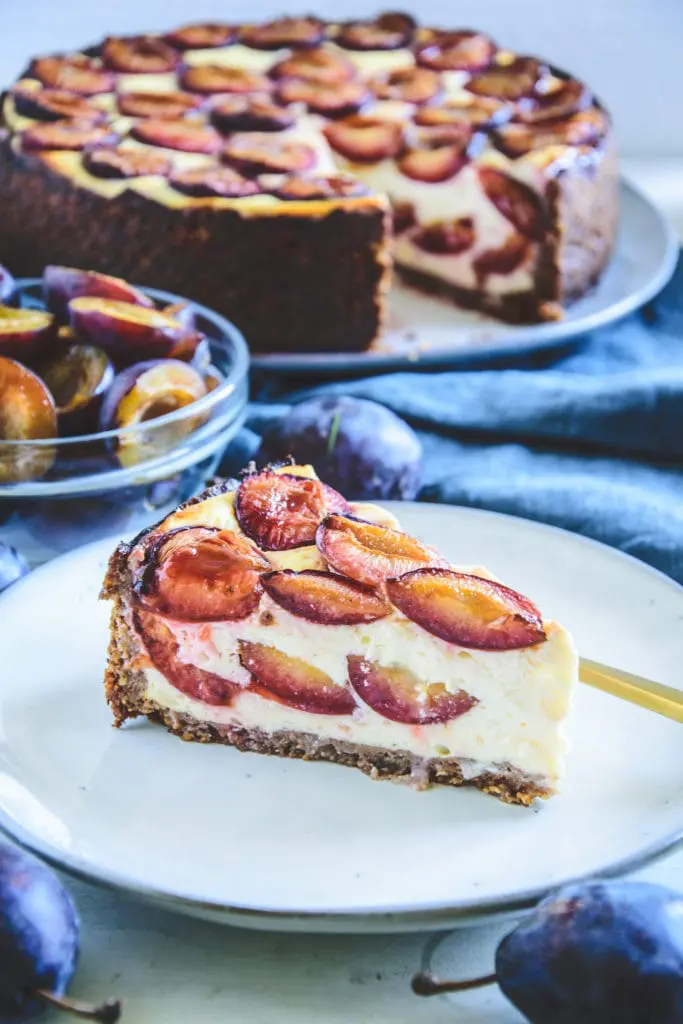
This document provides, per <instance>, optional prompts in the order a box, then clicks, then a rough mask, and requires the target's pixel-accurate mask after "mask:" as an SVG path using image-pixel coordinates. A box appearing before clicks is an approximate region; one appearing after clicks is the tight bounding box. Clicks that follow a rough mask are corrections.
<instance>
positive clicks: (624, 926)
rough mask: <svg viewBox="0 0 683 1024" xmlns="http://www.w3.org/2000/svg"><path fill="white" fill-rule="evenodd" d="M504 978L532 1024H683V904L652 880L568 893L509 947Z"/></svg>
mask: <svg viewBox="0 0 683 1024" xmlns="http://www.w3.org/2000/svg"><path fill="white" fill-rule="evenodd" d="M496 975H497V977H498V984H499V985H500V987H501V989H502V991H503V992H504V993H505V995H506V996H507V997H508V999H509V1000H510V1002H512V1003H514V1005H515V1006H516V1007H517V1009H518V1010H520V1011H521V1012H522V1013H523V1014H524V1015H525V1016H526V1017H527V1018H528V1019H529V1020H530V1021H531V1022H532V1024H606V1022H607V1021H614V1022H615V1024H616V1022H617V1021H618V1022H619V1024H655V1022H656V1024H680V1022H681V1021H683V896H681V895H680V894H679V893H676V892H673V891H672V890H670V889H666V888H664V887H663V886H659V885H652V884H649V883H646V882H604V883H603V882H595V883H591V884H577V885H570V886H567V887H566V888H564V889H562V890H561V891H560V892H559V893H557V894H556V895H554V896H550V897H548V898H547V899H545V900H543V901H542V902H541V903H539V905H538V907H537V908H536V910H535V911H534V912H533V914H530V915H529V916H528V917H527V918H525V919H524V920H523V921H522V923H521V924H520V925H518V927H517V928H516V929H515V930H514V931H513V932H511V934H510V935H508V936H507V937H506V938H505V939H503V941H502V942H501V944H500V945H499V947H498V951H497V954H496Z"/></svg>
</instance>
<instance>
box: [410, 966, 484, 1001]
mask: <svg viewBox="0 0 683 1024" xmlns="http://www.w3.org/2000/svg"><path fill="white" fill-rule="evenodd" d="M497 980H498V979H497V977H496V975H495V974H486V975H483V976H482V977H481V978H468V979H467V980H466V981H441V979H440V978H435V977H434V975H433V974H428V973H427V972H426V971H421V972H420V973H419V974H416V975H414V977H413V980H412V982H411V985H412V989H413V992H414V993H415V995H416V996H438V995H441V994H442V993H443V992H469V990H470V989H473V988H484V986H485V985H495V983H496V982H497Z"/></svg>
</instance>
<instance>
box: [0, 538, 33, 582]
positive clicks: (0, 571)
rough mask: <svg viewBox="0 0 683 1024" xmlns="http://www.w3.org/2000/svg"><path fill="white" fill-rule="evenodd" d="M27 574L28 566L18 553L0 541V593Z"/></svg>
mask: <svg viewBox="0 0 683 1024" xmlns="http://www.w3.org/2000/svg"><path fill="white" fill-rule="evenodd" d="M27 572H28V565H27V564H26V561H25V560H24V558H23V557H22V556H21V555H20V554H19V552H18V551H17V550H16V549H15V548H12V547H10V546H9V544H5V542H4V541H2V540H0V593H2V591H3V590H7V588H8V587H9V586H10V584H11V583H15V582H16V581H17V580H20V579H21V577H22V576H25V575H26V574H27Z"/></svg>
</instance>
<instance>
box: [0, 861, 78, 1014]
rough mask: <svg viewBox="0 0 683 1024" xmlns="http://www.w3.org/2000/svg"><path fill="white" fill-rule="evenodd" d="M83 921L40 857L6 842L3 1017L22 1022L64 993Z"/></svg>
mask: <svg viewBox="0 0 683 1024" xmlns="http://www.w3.org/2000/svg"><path fill="white" fill-rule="evenodd" d="M78 945H79V924H78V916H77V914H76V908H75V907H74V904H73V902H72V900H71V897H70V896H69V894H68V893H67V892H66V890H65V889H64V888H63V887H62V885H61V883H60V882H59V881H58V879H57V877H56V876H55V875H54V874H53V873H52V872H51V871H50V870H49V868H47V867H46V866H45V865H44V864H41V863H40V861H38V860H37V859H36V858H35V857H32V856H30V855H29V854H27V853H24V852H23V851H22V850H19V849H18V848H17V847H15V846H12V845H10V844H9V843H8V842H6V841H2V842H0V1020H2V1021H5V1022H9V1021H20V1020H25V1019H26V1018H27V1017H28V1016H32V1015H33V1014H34V1013H36V1012H39V1011H40V1010H41V1009H42V1008H43V1005H44V1004H43V1003H41V1002H40V1001H39V1000H38V999H36V998H35V997H33V996H32V995H31V993H32V991H35V990H36V989H46V990H48V991H50V992H53V993H54V994H55V995H63V994H64V991H65V989H66V987H67V985H68V984H69V981H70V980H71V977H72V975H73V973H74V970H75V968H76V962H77V960H78Z"/></svg>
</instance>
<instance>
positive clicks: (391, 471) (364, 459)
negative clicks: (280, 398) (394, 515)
mask: <svg viewBox="0 0 683 1024" xmlns="http://www.w3.org/2000/svg"><path fill="white" fill-rule="evenodd" d="M289 456H292V457H293V458H294V460H295V461H296V462H298V463H307V462H310V463H312V464H313V465H314V466H315V468H316V470H317V472H318V474H319V475H320V477H321V479H322V480H324V481H325V483H328V484H330V485H331V486H332V487H334V488H336V489H337V490H338V491H340V492H341V493H342V494H344V495H345V496H346V497H347V498H356V499H367V500H371V499H375V498H377V499H380V500H381V499H389V498H399V499H401V498H402V499H410V498H414V497H415V496H416V495H417V493H418V491H419V489H420V476H421V462H422V447H421V445H420V442H419V440H418V438H417V435H416V434H415V432H414V431H413V430H412V429H411V428H410V427H409V426H408V424H407V423H404V422H403V420H401V419H399V417H398V416H396V414H395V413H393V412H391V410H389V409H386V408H385V407H384V406H383V405H378V404H377V403H376V402H370V401H368V400H366V399H364V398H353V397H351V396H346V395H343V396H334V397H327V398H325V397H323V398H312V399H310V400H309V401H306V402H302V403H301V404H300V405H295V406H294V407H293V409H291V410H290V412H289V413H288V414H287V415H286V416H285V417H284V419H283V420H282V422H280V423H278V424H277V425H276V426H274V427H272V428H271V429H270V430H269V431H268V432H267V433H266V435H265V436H264V438H263V440H262V442H261V447H260V449H259V452H258V459H259V461H260V462H261V463H262V464H266V463H268V462H278V461H280V460H282V459H286V458H288V457H289Z"/></svg>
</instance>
